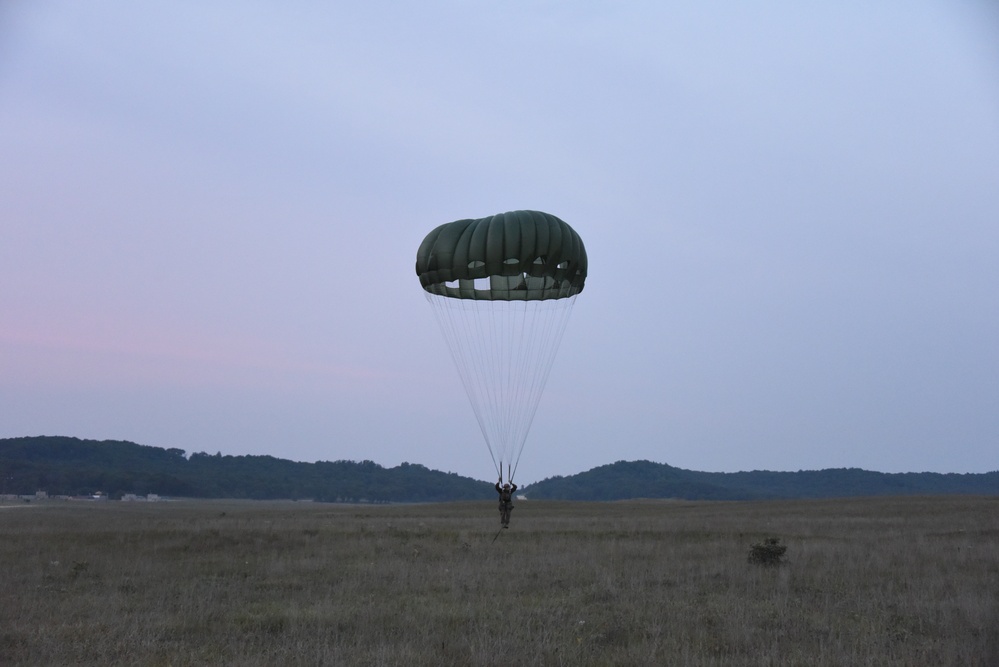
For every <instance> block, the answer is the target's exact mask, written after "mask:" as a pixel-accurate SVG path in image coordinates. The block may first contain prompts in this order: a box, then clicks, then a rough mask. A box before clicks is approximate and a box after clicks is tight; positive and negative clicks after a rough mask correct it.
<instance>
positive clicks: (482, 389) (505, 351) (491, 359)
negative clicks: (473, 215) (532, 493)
mask: <svg viewBox="0 0 999 667" xmlns="http://www.w3.org/2000/svg"><path fill="white" fill-rule="evenodd" d="M416 274H417V275H418V276H419V278H420V284H421V285H422V286H423V289H424V291H425V296H426V298H427V301H428V302H429V303H430V305H431V307H432V310H433V312H434V315H435V317H436V319H437V322H438V324H439V325H440V328H441V331H442V332H443V334H444V338H445V340H446V342H447V345H448V348H449V349H450V351H451V356H452V358H453V359H454V363H455V365H456V366H457V368H458V374H459V375H460V376H461V381H462V384H463V385H464V387H465V392H466V393H467V394H468V399H469V401H470V402H471V404H472V410H473V411H474V413H475V417H476V419H477V421H478V423H479V428H480V429H481V431H482V435H483V437H484V438H485V441H486V447H487V448H488V449H489V453H490V455H491V456H492V459H493V464H494V465H495V467H496V471H497V473H498V475H499V477H500V479H501V480H502V479H503V476H504V473H506V477H507V479H508V480H509V481H512V480H513V477H514V475H515V474H516V470H517V464H518V463H519V461H520V455H521V452H522V451H523V448H524V443H525V442H526V440H527V433H528V431H529V430H530V428H531V423H532V422H533V421H534V416H535V413H536V412H537V409H538V404H539V402H540V400H541V395H542V393H543V391H544V388H545V384H546V383H547V381H548V376H549V374H550V371H551V368H552V364H553V363H554V361H555V354H556V352H557V351H558V346H559V343H560V342H561V340H562V334H563V332H564V331H565V327H566V324H567V322H568V319H569V314H570V313H571V312H572V306H573V305H574V303H575V300H576V296H577V295H578V294H579V293H580V292H582V291H583V284H584V282H585V281H586V249H585V248H584V247H583V241H582V239H581V238H580V237H579V235H578V234H577V233H576V232H575V230H573V229H572V227H570V226H569V225H568V224H566V223H565V222H563V221H562V220H560V219H558V218H557V217H555V216H554V215H549V214H548V213H542V212H540V211H512V212H508V213H501V214H499V215H494V216H491V217H488V218H479V219H476V220H471V219H468V220H457V221H455V222H451V223H448V224H444V225H441V226H439V227H437V228H436V229H434V230H433V231H431V232H430V233H429V234H428V235H427V237H426V238H425V239H424V240H423V243H422V244H420V249H419V251H418V252H417V254H416Z"/></svg>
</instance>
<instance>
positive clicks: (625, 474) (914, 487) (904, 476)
mask: <svg viewBox="0 0 999 667" xmlns="http://www.w3.org/2000/svg"><path fill="white" fill-rule="evenodd" d="M523 492H524V493H525V494H526V495H527V497H528V498H537V499H541V498H550V499H561V500H625V499H628V498H684V499H688V500H757V499H759V500H762V499H772V498H837V497H848V496H887V495H943V494H977V495H999V471H996V472H988V473H981V474H952V473H951V474H941V473H932V472H919V473H881V472H871V471H868V470H860V469H858V468H836V469H829V470H801V471H798V472H771V471H767V470H754V471H752V472H734V473H723V472H697V471H693V470H683V469H681V468H674V467H672V466H669V465H665V464H662V463H652V462H651V461H631V462H628V461H618V462H617V463H613V464H610V465H605V466H600V467H598V468H594V469H592V470H589V471H587V472H583V473H580V474H578V475H573V476H571V477H550V478H548V479H545V480H543V481H541V482H537V483H535V484H531V485H530V487H526V488H525V489H524V490H523Z"/></svg>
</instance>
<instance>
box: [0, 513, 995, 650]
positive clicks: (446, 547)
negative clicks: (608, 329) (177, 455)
mask: <svg viewBox="0 0 999 667" xmlns="http://www.w3.org/2000/svg"><path fill="white" fill-rule="evenodd" d="M498 528H499V526H498V512H497V511H496V508H495V505H494V504H493V503H461V504H441V505H415V506H406V505H398V506H344V505H320V504H313V503H292V502H287V503H264V502H207V501H205V502H193V501H192V502H170V503H149V504H145V503H121V502H102V503H85V502H84V503H73V502H60V501H51V500H50V501H44V502H33V503H30V505H28V504H21V505H19V506H14V507H0V665H5V666H9V665H32V666H34V665H89V664H93V665H98V664H100V665H240V666H249V665H392V666H396V665H407V667H414V666H420V665H439V664H453V665H503V666H504V667H509V666H510V665H517V664H519V665H574V666H575V665H836V666H837V667H840V666H842V665H934V666H937V665H982V666H986V665H992V666H994V665H999V499H996V498H970V497H968V498H964V497H957V498H955V497H949V498H888V499H885V498H881V499H869V500H859V499H858V500H834V501H784V502H767V503H760V502H756V503H718V502H703V503H689V502H653V501H647V502H626V503H556V502H542V501H521V502H518V503H517V509H516V510H515V511H514V513H513V523H512V525H511V528H510V530H508V531H503V532H502V534H500V535H499V537H498V539H496V540H495V542H494V541H493V538H494V536H495V535H496V534H497V530H498ZM766 537H778V538H780V540H781V542H782V544H784V545H786V546H787V553H786V562H785V563H784V564H783V565H781V566H778V567H762V566H760V565H757V564H752V563H749V562H748V560H747V556H748V554H749V551H750V548H751V547H752V545H753V544H756V543H759V542H760V541H761V540H763V539H764V538H766Z"/></svg>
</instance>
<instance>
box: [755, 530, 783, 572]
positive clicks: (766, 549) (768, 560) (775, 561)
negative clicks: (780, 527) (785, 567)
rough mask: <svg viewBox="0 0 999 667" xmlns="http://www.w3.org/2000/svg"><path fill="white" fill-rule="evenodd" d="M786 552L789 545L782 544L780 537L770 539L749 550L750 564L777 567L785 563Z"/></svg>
mask: <svg viewBox="0 0 999 667" xmlns="http://www.w3.org/2000/svg"><path fill="white" fill-rule="evenodd" d="M786 551H787V545H785V544H781V543H780V538H779V537H768V538H766V539H764V540H763V541H762V542H757V543H756V544H754V545H753V546H752V547H750V548H749V562H750V563H755V564H756V565H764V566H767V567H776V566H777V565H780V564H781V563H782V562H783V561H784V553H785V552H786Z"/></svg>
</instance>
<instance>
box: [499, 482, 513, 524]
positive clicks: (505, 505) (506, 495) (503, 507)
mask: <svg viewBox="0 0 999 667" xmlns="http://www.w3.org/2000/svg"><path fill="white" fill-rule="evenodd" d="M502 481H503V478H502V477H500V479H499V481H498V482H496V493H498V494H499V511H500V523H501V524H503V527H504V528H509V527H510V512H511V511H513V494H514V492H515V491H516V490H517V485H516V484H512V483H510V482H507V483H506V484H504V485H503V486H500V482H502Z"/></svg>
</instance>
